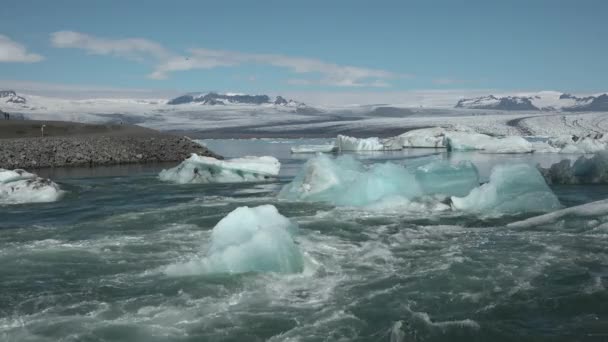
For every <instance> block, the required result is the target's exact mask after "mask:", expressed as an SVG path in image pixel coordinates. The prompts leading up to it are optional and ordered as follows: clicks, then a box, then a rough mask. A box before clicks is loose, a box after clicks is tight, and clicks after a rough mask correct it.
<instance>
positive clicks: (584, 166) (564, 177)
mask: <svg viewBox="0 0 608 342" xmlns="http://www.w3.org/2000/svg"><path fill="white" fill-rule="evenodd" d="M539 171H540V172H541V173H542V175H543V176H544V177H545V180H546V181H547V183H549V184H608V151H603V152H600V153H597V154H596V155H594V156H593V157H591V158H587V157H585V156H581V157H579V158H578V159H577V160H576V161H575V162H574V163H571V161H570V160H569V159H565V160H562V161H560V162H559V163H556V164H553V165H551V167H549V168H547V169H543V168H539Z"/></svg>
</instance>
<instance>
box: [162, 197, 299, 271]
mask: <svg viewBox="0 0 608 342" xmlns="http://www.w3.org/2000/svg"><path fill="white" fill-rule="evenodd" d="M296 232H297V225H296V224H294V223H293V222H291V221H290V220H289V219H288V218H286V217H285V216H283V215H281V214H280V213H279V211H278V210H277V208H276V207H274V206H273V205H269V204H267V205H261V206H258V207H253V208H249V207H239V208H236V209H235V210H233V211H232V212H230V213H229V214H228V215H227V216H226V217H224V218H223V219H221V220H220V221H219V222H218V223H217V224H216V225H215V227H213V231H212V232H211V242H210V245H209V249H208V251H207V254H206V256H205V257H203V258H198V259H194V260H190V261H188V262H185V263H177V264H172V265H170V266H168V267H166V269H165V273H166V274H168V275H172V276H183V275H192V274H210V273H211V274H212V273H246V272H276V273H298V272H302V271H303V269H304V257H303V255H302V253H301V251H300V250H299V248H298V245H297V244H296V243H295V242H294V235H295V233H296Z"/></svg>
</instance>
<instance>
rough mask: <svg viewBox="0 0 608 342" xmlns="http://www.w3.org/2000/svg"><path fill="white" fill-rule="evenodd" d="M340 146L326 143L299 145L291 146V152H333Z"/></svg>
mask: <svg viewBox="0 0 608 342" xmlns="http://www.w3.org/2000/svg"><path fill="white" fill-rule="evenodd" d="M337 149H338V148H337V147H336V145H334V144H326V145H298V146H294V147H292V148H291V153H331V152H335V151H336V150H337Z"/></svg>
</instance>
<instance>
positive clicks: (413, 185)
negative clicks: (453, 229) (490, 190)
mask: <svg viewBox="0 0 608 342" xmlns="http://www.w3.org/2000/svg"><path fill="white" fill-rule="evenodd" d="M478 185H479V175H478V172H477V169H476V168H475V166H474V165H473V164H471V163H468V162H465V163H461V164H458V165H455V166H453V165H449V164H447V163H446V162H433V163H431V164H429V165H424V166H419V167H412V168H406V167H404V166H402V165H398V164H394V163H391V162H387V163H382V164H372V165H369V166H364V165H363V164H362V163H361V162H359V161H357V160H356V159H354V158H353V157H352V156H340V157H338V158H335V159H332V158H330V157H328V156H325V155H319V156H316V157H314V158H311V159H310V160H308V162H307V163H306V164H305V165H304V166H303V168H302V170H301V171H300V172H299V173H298V174H297V175H296V177H295V178H294V180H293V181H292V182H291V183H289V184H287V185H285V186H284V187H283V189H281V192H280V193H279V198H282V199H288V200H304V201H312V202H317V201H318V202H328V203H332V204H334V205H337V206H366V205H371V204H373V203H375V202H379V201H383V200H385V199H387V198H391V197H393V198H397V197H398V198H405V199H407V200H415V199H416V198H418V197H421V196H425V195H434V194H437V195H445V196H453V195H463V194H467V193H468V192H469V191H470V190H472V189H473V188H475V187H476V186H478Z"/></svg>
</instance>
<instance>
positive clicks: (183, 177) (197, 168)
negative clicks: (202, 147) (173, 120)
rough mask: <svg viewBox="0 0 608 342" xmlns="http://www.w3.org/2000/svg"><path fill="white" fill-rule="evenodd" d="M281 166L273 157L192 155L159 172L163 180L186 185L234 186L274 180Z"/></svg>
mask: <svg viewBox="0 0 608 342" xmlns="http://www.w3.org/2000/svg"><path fill="white" fill-rule="evenodd" d="M280 169H281V163H280V162H279V161H278V160H277V158H275V157H267V156H266V157H252V156H247V157H242V158H235V159H229V160H218V159H215V158H212V157H203V156H199V155H197V154H192V156H190V158H188V159H186V160H184V161H183V162H182V163H181V164H179V165H178V166H176V167H174V168H172V169H168V170H162V171H161V172H160V174H159V178H160V180H162V181H168V182H174V183H178V184H188V183H236V182H256V181H264V180H268V179H270V178H273V177H276V176H278V174H279V170H280Z"/></svg>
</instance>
